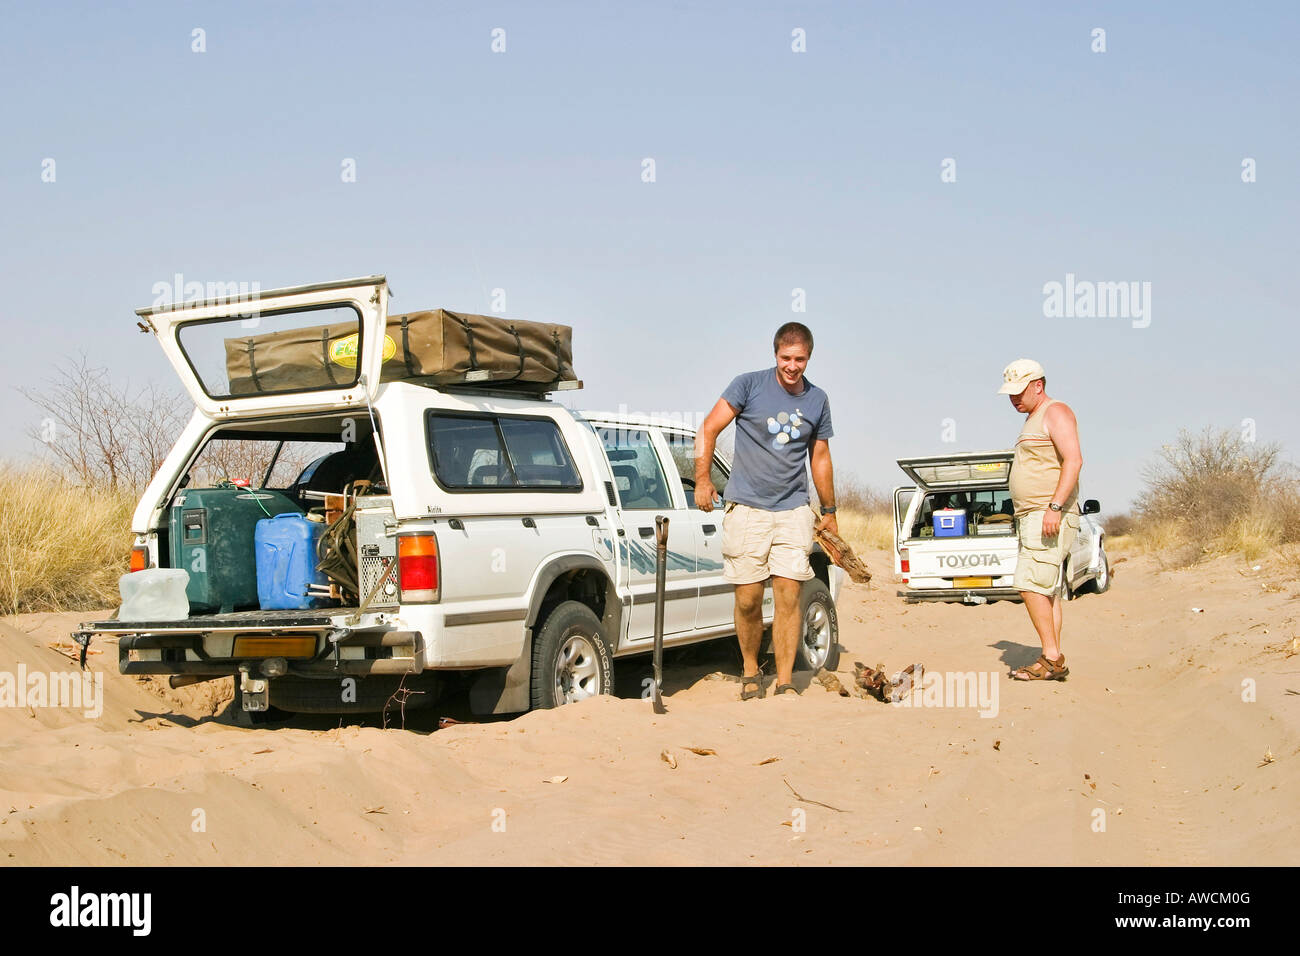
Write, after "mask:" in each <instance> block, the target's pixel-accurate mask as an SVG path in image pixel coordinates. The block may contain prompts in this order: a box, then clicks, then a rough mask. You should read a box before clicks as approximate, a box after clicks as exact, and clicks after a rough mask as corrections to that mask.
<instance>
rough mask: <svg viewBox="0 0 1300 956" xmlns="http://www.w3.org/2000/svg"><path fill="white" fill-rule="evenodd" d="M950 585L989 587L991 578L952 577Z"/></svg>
mask: <svg viewBox="0 0 1300 956" xmlns="http://www.w3.org/2000/svg"><path fill="white" fill-rule="evenodd" d="M952 586H953V587H955V588H991V587H993V579H992V578H953V579H952Z"/></svg>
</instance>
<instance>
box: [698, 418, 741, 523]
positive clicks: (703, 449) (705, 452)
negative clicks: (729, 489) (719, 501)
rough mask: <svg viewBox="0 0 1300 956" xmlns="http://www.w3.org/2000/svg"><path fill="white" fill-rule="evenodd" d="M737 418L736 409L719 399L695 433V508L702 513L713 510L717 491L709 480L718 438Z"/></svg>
mask: <svg viewBox="0 0 1300 956" xmlns="http://www.w3.org/2000/svg"><path fill="white" fill-rule="evenodd" d="M735 417H736V409H735V408H733V407H732V406H731V404H730V403H729V402H728V401H727V400H726V399H725V398H720V399H718V404H716V405H714V406H713V411H711V412H709V415H708V417H707V418H705V419H704V421H703V423H701V425H700V430H699V431H697V432H696V433H695V506H696V507H697V508H699V509H700V510H701V511H712V510H713V499H714V498H715V497H716V496H717V491H716V489H714V487H713V481H712V480H711V479H710V478H709V466H710V465H712V464H713V450H714V448H715V447H716V446H717V443H718V436H719V435H720V434H722V430H723V429H724V428H726V427H727V426H728V425H730V424H731V422H732V419H734V418H735Z"/></svg>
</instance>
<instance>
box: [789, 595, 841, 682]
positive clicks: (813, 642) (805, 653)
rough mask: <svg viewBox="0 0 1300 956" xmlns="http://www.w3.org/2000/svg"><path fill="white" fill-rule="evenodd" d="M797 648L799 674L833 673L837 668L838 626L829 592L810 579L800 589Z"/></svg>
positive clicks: (796, 666)
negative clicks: (823, 671)
mask: <svg viewBox="0 0 1300 956" xmlns="http://www.w3.org/2000/svg"><path fill="white" fill-rule="evenodd" d="M799 621H800V627H801V630H800V633H799V645H798V647H797V648H796V649H795V655H794V666H795V668H796V669H797V670H802V671H813V672H816V671H819V670H823V669H825V670H828V671H833V670H835V669H836V668H837V667H839V665H840V640H839V638H840V622H839V615H837V614H836V612H835V601H834V599H833V598H832V597H831V591H830V588H828V587H827V586H826V583H825V582H824V581H822V580H821V578H810V579H809V580H807V581H805V582H804V583H803V586H802V587H801V588H800V589H799Z"/></svg>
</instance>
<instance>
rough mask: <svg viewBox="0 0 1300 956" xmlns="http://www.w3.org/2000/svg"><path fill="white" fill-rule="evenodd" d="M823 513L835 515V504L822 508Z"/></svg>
mask: <svg viewBox="0 0 1300 956" xmlns="http://www.w3.org/2000/svg"><path fill="white" fill-rule="evenodd" d="M822 514H824V515H833V514H835V506H834V505H831V506H830V507H829V508H823V509H822Z"/></svg>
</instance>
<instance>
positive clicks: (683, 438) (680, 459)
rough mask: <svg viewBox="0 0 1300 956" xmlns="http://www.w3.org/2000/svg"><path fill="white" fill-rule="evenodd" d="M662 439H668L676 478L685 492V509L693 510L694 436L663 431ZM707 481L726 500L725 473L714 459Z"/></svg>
mask: <svg viewBox="0 0 1300 956" xmlns="http://www.w3.org/2000/svg"><path fill="white" fill-rule="evenodd" d="M664 437H665V438H666V439H668V448H669V449H670V450H671V451H672V455H673V464H674V465H675V466H676V467H677V476H678V478H679V479H680V480H681V483H682V489H683V490H684V491H685V492H686V504H687V507H689V508H694V507H695V436H694V435H688V434H686V433H684V432H670V431H665V432H664ZM709 480H710V481H711V482H713V487H714V488H715V489H716V490H717V492H718V495H719V496H720V497H722V498H726V489H727V473H726V472H725V471H723V470H722V467H721V466H720V465H719V464H718V461H717V459H716V458H715V459H714V460H713V466H712V467H711V468H710V469H709Z"/></svg>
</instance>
